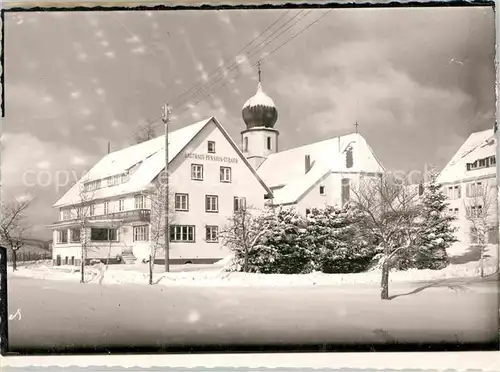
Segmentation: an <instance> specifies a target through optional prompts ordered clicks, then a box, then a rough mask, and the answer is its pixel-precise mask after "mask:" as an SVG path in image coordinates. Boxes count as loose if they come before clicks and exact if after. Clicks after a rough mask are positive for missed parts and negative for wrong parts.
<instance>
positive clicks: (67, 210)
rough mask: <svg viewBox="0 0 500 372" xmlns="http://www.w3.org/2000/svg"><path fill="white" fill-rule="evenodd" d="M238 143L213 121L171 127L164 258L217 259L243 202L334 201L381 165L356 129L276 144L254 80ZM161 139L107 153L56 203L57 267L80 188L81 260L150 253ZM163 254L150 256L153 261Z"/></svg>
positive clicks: (73, 260)
mask: <svg viewBox="0 0 500 372" xmlns="http://www.w3.org/2000/svg"><path fill="white" fill-rule="evenodd" d="M242 115H243V119H244V121H245V123H246V129H245V130H244V131H243V132H242V133H241V142H242V143H241V149H240V148H239V147H238V146H237V145H236V144H235V142H234V141H233V140H232V139H231V138H230V136H229V135H228V133H227V132H226V130H225V129H224V128H223V127H222V125H221V124H220V123H219V122H218V121H217V120H216V119H215V118H213V117H212V118H209V119H207V120H204V121H201V122H199V123H196V124H193V125H190V126H187V127H184V128H182V129H179V130H176V131H174V132H172V133H170V134H169V163H168V164H169V166H168V169H169V174H170V178H169V180H170V184H171V189H172V191H171V193H172V194H173V202H172V204H174V206H175V208H174V209H175V210H174V211H173V216H172V221H171V227H170V259H171V262H172V263H187V262H192V263H195V262H197V263H203V262H206V263H210V262H214V261H217V260H218V259H221V258H223V257H225V256H226V255H227V254H228V250H227V248H225V247H223V246H222V245H221V242H220V241H219V239H218V232H219V231H220V229H222V228H223V227H224V226H226V225H227V223H228V218H229V217H230V216H231V215H232V214H233V213H234V211H236V210H238V208H240V207H241V206H242V205H248V206H252V207H254V208H257V209H259V208H263V207H264V205H265V204H266V203H267V204H271V205H288V206H294V207H296V208H297V210H298V211H299V212H302V213H306V211H307V209H309V208H313V207H319V208H321V207H324V206H325V205H342V204H343V203H345V202H346V201H347V200H348V199H349V197H350V188H351V187H353V185H355V184H356V183H357V182H358V181H359V178H360V177H361V176H369V177H371V176H376V177H378V176H380V175H381V174H382V172H383V171H384V168H383V167H382V165H381V163H380V162H379V161H378V160H377V158H376V157H375V155H374V153H373V151H372V150H371V148H370V146H369V145H368V144H367V142H366V140H365V139H364V138H363V137H362V136H361V135H360V134H359V133H352V134H348V135H345V136H341V137H336V138H332V139H328V140H325V141H321V142H317V143H314V144H310V145H306V146H301V147H298V148H294V149H290V150H286V151H282V152H279V151H278V149H279V147H278V136H279V132H278V130H277V129H275V128H274V125H275V124H276V122H277V119H278V111H277V109H276V107H275V105H274V102H273V100H272V99H271V98H270V97H269V96H267V95H266V94H265V93H264V92H263V90H262V85H261V83H260V82H259V85H258V89H257V93H256V94H255V95H254V96H253V97H252V98H250V99H249V100H248V101H247V102H246V103H245V105H244V106H243V110H242ZM164 144H165V137H164V136H160V137H158V138H155V139H153V140H150V141H147V142H144V143H141V144H138V145H135V146H131V147H128V148H126V149H123V150H120V151H116V152H113V153H111V154H108V155H106V156H105V157H104V158H103V159H102V160H101V161H100V162H98V163H97V164H96V165H95V166H94V167H93V168H92V169H91V170H90V171H89V172H88V173H87V174H86V175H85V176H84V177H82V179H81V180H80V181H79V182H78V183H77V184H76V185H75V186H73V187H72V188H71V189H70V190H69V191H68V192H67V193H66V194H65V195H64V196H63V197H62V198H61V199H60V200H58V201H57V202H56V203H55V204H54V207H55V208H57V209H59V211H60V220H59V221H57V222H56V223H54V224H53V225H51V228H52V229H53V240H54V245H53V258H54V262H55V264H56V265H59V264H77V263H79V258H80V252H81V250H80V249H81V248H80V247H81V244H80V236H81V229H82V227H81V223H80V222H81V220H82V218H79V215H78V213H80V214H81V212H78V211H79V205H80V206H81V205H82V201H84V200H83V199H82V190H83V192H84V193H83V194H84V195H87V194H89V193H90V194H91V196H92V197H91V198H88V197H87V198H86V199H91V200H90V201H89V200H85V202H86V203H85V205H87V204H90V205H91V207H90V212H91V213H90V214H91V215H90V216H89V218H88V220H89V226H87V227H85V230H86V232H87V234H90V235H87V236H90V238H91V239H90V249H87V257H88V259H89V260H90V259H92V258H97V259H104V258H108V259H110V260H111V261H113V259H115V258H117V257H121V258H122V259H123V260H125V261H127V262H133V261H134V260H136V259H138V260H143V259H146V258H147V257H148V256H149V251H150V245H151V231H152V226H151V225H152V220H151V219H152V218H153V216H152V214H151V205H150V202H151V200H150V199H149V198H148V193H149V192H150V190H151V186H152V185H154V184H155V182H156V181H157V178H158V177H159V175H160V174H161V173H162V171H163V170H164V168H165V147H164ZM162 258H163V253H160V254H159V255H158V256H157V259H158V260H159V261H160V260H161V259H162Z"/></svg>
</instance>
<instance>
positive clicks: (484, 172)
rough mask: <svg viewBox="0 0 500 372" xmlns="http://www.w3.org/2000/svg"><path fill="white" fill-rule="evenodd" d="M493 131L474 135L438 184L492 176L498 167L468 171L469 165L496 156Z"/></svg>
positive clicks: (445, 170) (449, 165) (448, 166)
mask: <svg viewBox="0 0 500 372" xmlns="http://www.w3.org/2000/svg"><path fill="white" fill-rule="evenodd" d="M494 138H495V137H494V133H493V129H488V130H485V131H482V132H476V133H472V134H471V135H470V136H469V138H467V140H466V141H465V142H464V143H463V144H462V146H461V147H460V149H459V150H458V151H457V152H456V154H455V155H454V156H453V157H452V158H451V160H450V162H449V163H448V164H447V165H446V167H444V169H443V170H442V171H441V173H440V174H439V177H438V179H437V182H439V183H450V182H456V181H460V180H464V179H468V178H476V177H484V176H491V175H494V174H496V167H488V168H480V169H474V170H471V171H467V163H473V162H475V161H476V160H479V159H484V158H487V157H490V156H494V155H495V154H496V144H495V141H494Z"/></svg>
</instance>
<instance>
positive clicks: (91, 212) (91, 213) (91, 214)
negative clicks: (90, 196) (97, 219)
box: [89, 204, 95, 217]
mask: <svg viewBox="0 0 500 372" xmlns="http://www.w3.org/2000/svg"><path fill="white" fill-rule="evenodd" d="M89 208H90V209H89V214H90V216H91V217H92V216H93V215H94V214H95V205H94V204H92V205H90V207H89Z"/></svg>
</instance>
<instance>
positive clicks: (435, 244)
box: [414, 170, 458, 270]
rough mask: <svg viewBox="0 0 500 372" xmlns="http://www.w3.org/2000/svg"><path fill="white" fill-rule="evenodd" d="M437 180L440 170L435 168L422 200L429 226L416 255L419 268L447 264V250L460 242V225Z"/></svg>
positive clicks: (418, 244) (423, 216)
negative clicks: (454, 223)
mask: <svg viewBox="0 0 500 372" xmlns="http://www.w3.org/2000/svg"><path fill="white" fill-rule="evenodd" d="M436 179H437V173H436V172H435V171H434V170H431V171H430V172H429V180H430V181H429V183H428V185H427V187H426V189H425V191H424V194H423V199H422V220H423V221H426V225H427V226H428V228H427V229H425V230H424V231H423V232H422V233H421V234H420V237H419V239H418V241H417V252H416V254H415V256H414V263H415V267H416V268H418V269H433V270H439V269H442V268H444V267H446V266H447V265H448V263H449V262H448V255H447V253H446V249H447V248H449V247H450V246H451V245H452V244H453V243H454V242H456V241H458V240H457V238H456V236H455V231H456V228H455V227H453V226H452V222H453V221H454V220H455V217H454V216H451V215H449V214H448V213H447V209H448V203H447V202H446V196H445V195H444V193H443V191H442V190H441V185H440V184H438V183H437V182H436Z"/></svg>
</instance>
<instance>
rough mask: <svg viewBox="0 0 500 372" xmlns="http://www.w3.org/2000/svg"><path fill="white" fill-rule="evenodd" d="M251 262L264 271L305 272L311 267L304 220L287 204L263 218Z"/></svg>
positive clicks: (312, 249) (312, 258)
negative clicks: (261, 228) (262, 228)
mask: <svg viewBox="0 0 500 372" xmlns="http://www.w3.org/2000/svg"><path fill="white" fill-rule="evenodd" d="M256 248H257V250H256V251H255V252H256V255H255V257H252V261H253V263H255V265H256V266H258V267H259V271H258V272H260V273H264V274H306V273H310V272H312V271H314V270H315V268H316V267H315V262H314V261H315V256H316V251H315V246H314V242H313V241H312V237H311V236H309V235H308V234H307V229H306V221H305V219H304V218H303V217H302V216H301V215H300V214H298V213H297V212H296V211H295V210H294V209H291V208H278V209H276V210H275V211H274V215H273V218H268V219H267V225H266V233H264V234H263V235H262V238H261V239H260V241H259V245H258V246H257V247H256Z"/></svg>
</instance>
